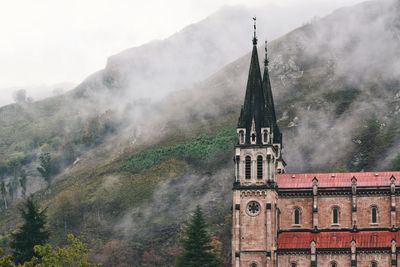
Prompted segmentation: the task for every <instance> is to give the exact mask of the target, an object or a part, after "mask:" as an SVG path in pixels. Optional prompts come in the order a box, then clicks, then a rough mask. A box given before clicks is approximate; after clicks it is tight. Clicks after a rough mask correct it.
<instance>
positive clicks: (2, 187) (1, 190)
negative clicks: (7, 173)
mask: <svg viewBox="0 0 400 267" xmlns="http://www.w3.org/2000/svg"><path fill="white" fill-rule="evenodd" d="M0 193H1V196H2V197H3V201H4V208H5V209H8V205H7V188H6V183H5V182H4V181H1V182H0Z"/></svg>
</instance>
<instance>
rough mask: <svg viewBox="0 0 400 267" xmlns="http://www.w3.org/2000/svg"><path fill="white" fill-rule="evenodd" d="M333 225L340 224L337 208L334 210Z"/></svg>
mask: <svg viewBox="0 0 400 267" xmlns="http://www.w3.org/2000/svg"><path fill="white" fill-rule="evenodd" d="M332 223H333V224H339V208H337V207H335V208H332ZM332 266H333V265H332ZM335 266H336V265H335Z"/></svg>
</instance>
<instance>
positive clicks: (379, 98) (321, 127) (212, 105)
mask: <svg viewBox="0 0 400 267" xmlns="http://www.w3.org/2000/svg"><path fill="white" fill-rule="evenodd" d="M228 10H229V12H228V11H226V12H227V13H224V12H222V13H217V14H214V15H213V16H211V17H209V18H208V19H206V20H204V21H202V22H200V23H199V24H195V25H191V26H190V27H188V28H186V29H185V30H183V31H181V32H179V33H177V34H176V35H174V36H173V37H171V38H169V39H166V40H164V41H156V42H153V43H151V44H149V45H146V46H142V47H139V48H133V49H129V50H126V51H124V52H122V53H120V54H118V55H115V56H113V57H111V58H110V59H109V60H108V63H107V66H106V68H105V69H104V70H102V71H99V72H97V73H95V74H93V75H91V76H90V77H88V78H87V79H86V80H85V81H84V82H83V83H82V84H80V85H79V86H78V87H77V88H75V89H74V90H72V91H71V92H68V93H66V94H63V95H60V96H55V97H52V98H49V99H46V100H43V101H40V102H37V103H23V104H18V105H9V106H6V107H3V108H1V109H0V129H1V130H0V148H1V149H0V170H1V177H2V181H4V182H5V183H6V184H8V185H10V187H9V191H8V192H9V193H8V194H7V195H6V196H5V197H4V198H5V199H6V201H8V202H9V203H10V206H11V208H9V209H5V207H2V211H3V213H2V215H1V216H0V225H1V226H0V229H1V230H0V232H4V233H7V232H8V231H10V230H11V229H12V225H15V224H11V223H10V222H11V221H13V220H16V216H17V215H16V213H15V207H16V206H18V204H17V203H18V201H19V199H20V196H21V194H22V190H21V188H19V187H18V186H13V185H15V184H16V183H17V184H18V181H17V182H15V180H16V179H18V178H19V176H18V175H19V174H18V173H19V172H20V170H24V171H25V172H26V173H27V175H28V188H27V192H28V193H30V192H37V193H36V194H35V197H36V199H38V200H40V201H41V203H42V204H43V205H44V206H48V212H49V221H50V222H49V227H50V229H51V231H52V234H53V235H52V236H53V237H52V238H53V241H55V242H62V241H63V240H64V239H65V235H66V233H67V232H74V233H77V234H82V235H84V236H85V238H86V241H87V242H89V244H90V246H91V248H92V249H93V250H94V252H93V257H95V258H96V259H97V260H99V261H101V262H103V263H104V264H105V265H106V266H156V265H158V266H172V265H173V260H174V257H175V256H176V255H177V253H178V252H179V246H178V245H177V240H178V239H179V234H180V232H181V223H182V221H184V220H185V219H186V218H187V214H188V213H189V212H190V211H191V210H192V209H193V207H194V206H193V205H192V204H193V203H199V204H200V205H202V206H204V208H205V211H206V214H207V218H208V221H209V222H211V224H212V229H211V230H212V233H213V239H214V240H215V242H219V244H221V257H222V258H224V259H229V257H228V253H229V244H230V243H229V235H230V234H229V232H230V229H231V228H230V225H229V221H230V217H229V212H230V210H229V207H230V199H231V197H230V189H231V184H232V179H233V178H232V177H233V173H232V166H231V158H232V155H233V154H232V153H233V152H232V151H233V144H234V143H235V142H236V136H235V135H236V134H235V126H236V122H237V118H238V115H239V110H240V105H241V104H242V103H243V99H244V93H245V86H246V81H247V75H248V68H249V63H250V54H249V53H246V52H249V51H250V49H251V31H249V27H247V26H246V25H248V18H249V17H250V16H251V15H250V16H249V14H248V13H246V12H247V11H243V10H242V9H235V8H232V9H228ZM399 14H400V5H399V3H398V1H395V0H385V1H368V2H365V3H362V4H358V5H356V6H353V7H348V8H342V9H339V10H337V11H335V12H334V13H332V14H331V15H329V16H327V17H324V18H322V19H315V20H313V21H310V22H309V23H307V24H305V25H302V26H301V27H300V28H297V29H295V30H293V31H291V32H289V33H288V34H286V35H284V36H282V37H280V38H278V39H275V40H273V41H271V42H270V43H269V47H268V51H269V52H268V55H269V61H270V64H269V70H270V75H271V79H272V86H273V93H274V97H275V104H276V108H277V115H278V119H279V121H278V123H279V125H280V128H281V130H282V131H283V137H284V141H283V143H284V146H285V150H284V159H285V161H286V162H287V163H288V166H287V170H288V171H290V172H300V171H328V172H335V171H347V170H349V171H350V170H351V171H363V170H365V171H366V170H376V171H379V170H383V169H397V170H399V169H400V156H399V152H398V151H399V148H400V147H399V146H400V139H399V137H400V120H399V113H400V78H399V77H400V76H399V74H400V73H399V72H400V55H399V53H398V51H399V46H400V18H399ZM242 17H245V19H246V21H241V19H242ZM259 17H263V16H262V15H261V14H260V13H259ZM236 22H237V23H238V24H235V23H236ZM224 25H225V26H226V25H232V28H229V29H228V28H227V27H224ZM243 25H245V26H243ZM258 27H259V28H260V29H263V28H266V27H269V25H268V24H267V23H266V22H265V21H264V22H263V21H259V23H258ZM222 29H223V30H222ZM250 30H251V28H250ZM262 36H263V33H259V56H260V58H263V53H264V47H263V38H262ZM241 54H244V55H242V56H240V55H241ZM235 55H236V56H235ZM239 56H240V57H239ZM214 60H215V62H216V63H215V64H214V65H212V66H211V65H207V63H208V62H211V61H214ZM231 60H232V62H231V63H229V64H227V65H225V66H223V67H222V65H224V64H225V63H226V62H229V61H231ZM219 65H221V66H219ZM136 73H138V74H137V75H135V74H136ZM139 73H140V75H139ZM194 81H196V82H194ZM44 152H48V153H50V155H51V156H52V159H53V163H54V173H53V180H52V182H51V183H50V184H49V187H47V186H48V185H47V184H46V183H45V182H44V181H43V179H42V178H41V177H40V175H39V173H38V172H37V170H36V167H37V166H38V162H39V160H38V155H40V154H41V153H44ZM16 174H17V175H16ZM5 235H6V234H5Z"/></svg>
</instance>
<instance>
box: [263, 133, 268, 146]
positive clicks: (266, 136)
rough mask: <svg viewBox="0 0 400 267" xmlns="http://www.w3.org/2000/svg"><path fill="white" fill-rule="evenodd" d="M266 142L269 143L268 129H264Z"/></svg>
mask: <svg viewBox="0 0 400 267" xmlns="http://www.w3.org/2000/svg"><path fill="white" fill-rule="evenodd" d="M264 143H268V131H264Z"/></svg>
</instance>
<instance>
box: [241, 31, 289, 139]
mask: <svg viewBox="0 0 400 267" xmlns="http://www.w3.org/2000/svg"><path fill="white" fill-rule="evenodd" d="M265 62H266V67H265V70H264V79H262V77H261V69H260V62H259V59H258V53H257V39H256V38H254V39H253V51H252V54H251V62H250V69H249V76H248V80H247V88H246V96H245V99H244V105H243V106H242V109H241V111H240V117H239V122H238V128H245V129H246V137H245V142H246V144H249V143H250V135H251V129H252V126H253V124H254V127H255V131H256V137H257V138H256V139H257V144H261V140H262V139H261V138H262V136H261V128H267V127H269V128H271V129H272V131H273V133H274V143H281V140H282V134H281V133H280V131H279V128H278V126H277V124H276V115H275V107H274V100H273V97H272V90H271V83H270V80H269V73H268V66H267V62H268V61H267V60H266V61H265Z"/></svg>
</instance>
